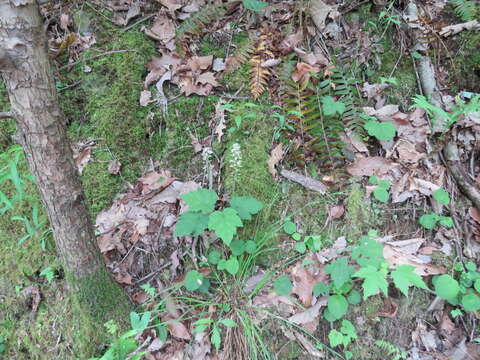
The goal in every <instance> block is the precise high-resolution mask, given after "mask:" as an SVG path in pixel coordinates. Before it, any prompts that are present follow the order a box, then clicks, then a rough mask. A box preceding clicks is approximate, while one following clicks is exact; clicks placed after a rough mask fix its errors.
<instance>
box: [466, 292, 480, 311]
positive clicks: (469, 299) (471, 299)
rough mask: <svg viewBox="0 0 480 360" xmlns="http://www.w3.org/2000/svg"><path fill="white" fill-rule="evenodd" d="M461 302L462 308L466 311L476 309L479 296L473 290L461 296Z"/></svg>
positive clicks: (479, 306) (479, 299)
mask: <svg viewBox="0 0 480 360" xmlns="http://www.w3.org/2000/svg"><path fill="white" fill-rule="evenodd" d="M461 303H462V306H463V308H464V309H465V310H467V311H477V310H478V309H480V297H478V295H476V294H474V293H473V292H472V293H470V294H467V295H465V296H462V299H461Z"/></svg>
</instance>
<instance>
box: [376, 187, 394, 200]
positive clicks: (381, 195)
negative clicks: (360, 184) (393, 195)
mask: <svg viewBox="0 0 480 360" xmlns="http://www.w3.org/2000/svg"><path fill="white" fill-rule="evenodd" d="M373 196H375V199H377V200H378V201H380V202H383V203H386V202H387V201H388V198H389V197H390V194H389V193H388V191H387V190H385V189H384V188H382V187H376V188H375V189H373Z"/></svg>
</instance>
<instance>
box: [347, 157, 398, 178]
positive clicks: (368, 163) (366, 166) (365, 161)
mask: <svg viewBox="0 0 480 360" xmlns="http://www.w3.org/2000/svg"><path fill="white" fill-rule="evenodd" d="M397 166H398V164H396V163H394V162H393V161H391V160H388V159H385V158H383V157H380V156H372V157H365V158H357V159H356V160H355V162H354V163H353V164H351V165H349V166H347V172H348V173H349V174H350V175H353V176H372V175H375V176H383V175H386V174H387V173H388V172H389V171H390V170H392V169H393V168H395V167H397Z"/></svg>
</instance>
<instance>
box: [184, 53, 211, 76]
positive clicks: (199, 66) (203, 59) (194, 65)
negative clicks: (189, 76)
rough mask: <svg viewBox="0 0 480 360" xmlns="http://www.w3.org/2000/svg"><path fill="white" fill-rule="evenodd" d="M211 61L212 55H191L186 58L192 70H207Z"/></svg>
mask: <svg viewBox="0 0 480 360" xmlns="http://www.w3.org/2000/svg"><path fill="white" fill-rule="evenodd" d="M212 62H213V55H208V56H193V57H191V58H190V59H188V60H187V66H188V67H189V68H190V69H191V70H192V71H194V72H198V71H200V70H207V69H208V68H209V67H210V66H211V65H212Z"/></svg>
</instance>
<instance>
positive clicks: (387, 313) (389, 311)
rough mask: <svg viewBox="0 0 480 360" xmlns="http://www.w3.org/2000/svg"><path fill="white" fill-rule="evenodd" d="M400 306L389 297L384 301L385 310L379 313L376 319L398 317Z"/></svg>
mask: <svg viewBox="0 0 480 360" xmlns="http://www.w3.org/2000/svg"><path fill="white" fill-rule="evenodd" d="M397 310H398V304H397V303H396V302H395V301H393V300H392V299H391V298H389V297H387V298H386V299H385V300H383V309H382V310H381V311H378V312H377V313H376V314H375V316H374V317H377V316H378V317H388V318H394V317H395V316H396V315H397Z"/></svg>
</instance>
